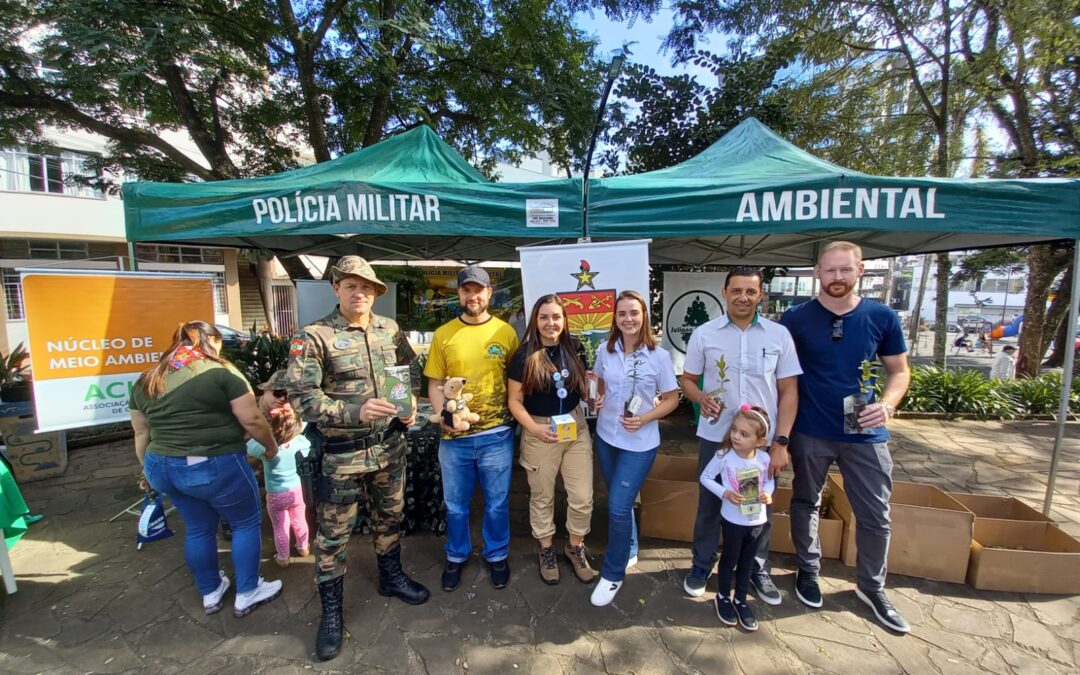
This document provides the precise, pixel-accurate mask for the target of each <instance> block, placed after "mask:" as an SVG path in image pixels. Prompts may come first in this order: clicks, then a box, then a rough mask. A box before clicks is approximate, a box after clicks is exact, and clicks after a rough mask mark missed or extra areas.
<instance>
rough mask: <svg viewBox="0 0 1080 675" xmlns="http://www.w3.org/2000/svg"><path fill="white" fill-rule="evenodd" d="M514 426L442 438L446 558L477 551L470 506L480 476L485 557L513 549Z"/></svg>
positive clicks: (460, 557)
mask: <svg viewBox="0 0 1080 675" xmlns="http://www.w3.org/2000/svg"><path fill="white" fill-rule="evenodd" d="M513 462H514V430H513V429H512V428H506V429H503V430H501V431H496V432H494V433H490V434H483V435H482V436H468V437H465V438H452V439H445V440H443V441H442V442H440V443H439V465H440V467H441V468H442V482H443V500H444V501H445V502H446V546H445V547H444V548H445V549H446V559H447V560H449V561H450V562H458V563H460V562H465V561H466V560H468V559H469V556H470V555H472V534H471V532H470V531H469V506H470V504H471V503H472V496H473V491H475V490H476V482H477V480H479V481H480V489H481V490H482V491H483V493H484V527H483V534H484V560H487V561H488V562H497V561H499V560H506V557H507V556H508V555H509V554H510V499H509V497H510V467H511V466H512V465H513Z"/></svg>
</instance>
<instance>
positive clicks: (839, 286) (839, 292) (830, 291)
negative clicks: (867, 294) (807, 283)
mask: <svg viewBox="0 0 1080 675" xmlns="http://www.w3.org/2000/svg"><path fill="white" fill-rule="evenodd" d="M854 290H855V284H849V283H847V282H846V281H834V282H832V283H831V284H829V285H827V286H826V287H825V293H826V295H828V296H829V297H832V298H844V297H847V296H848V295H849V294H850V293H851V292H852V291H854Z"/></svg>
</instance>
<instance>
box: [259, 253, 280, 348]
mask: <svg viewBox="0 0 1080 675" xmlns="http://www.w3.org/2000/svg"><path fill="white" fill-rule="evenodd" d="M255 278H256V279H257V280H258V282H259V300H260V301H261V302H262V308H263V313H265V314H266V323H267V327H268V328H269V329H270V332H271V333H277V322H276V321H275V320H274V261H273V259H270V260H263V259H262V258H259V261H258V262H256V263H255Z"/></svg>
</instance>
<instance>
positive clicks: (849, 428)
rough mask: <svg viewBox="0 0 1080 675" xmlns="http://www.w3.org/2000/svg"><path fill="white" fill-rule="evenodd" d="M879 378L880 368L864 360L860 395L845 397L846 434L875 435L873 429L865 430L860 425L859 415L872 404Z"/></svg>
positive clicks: (860, 371) (861, 368)
mask: <svg viewBox="0 0 1080 675" xmlns="http://www.w3.org/2000/svg"><path fill="white" fill-rule="evenodd" d="M877 376H878V367H877V366H876V365H875V364H874V363H873V362H872V361H870V360H869V359H863V360H862V363H860V364H859V393H857V394H852V395H850V396H846V397H844V433H847V434H870V433H873V429H865V428H863V427H862V426H861V425H859V415H861V414H862V412H863V410H865V409H866V406H867V405H869V404H870V399H871V397H872V396H873V395H874V386H875V385H876V383H877Z"/></svg>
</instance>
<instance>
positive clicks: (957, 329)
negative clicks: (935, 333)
mask: <svg viewBox="0 0 1080 675" xmlns="http://www.w3.org/2000/svg"><path fill="white" fill-rule="evenodd" d="M945 331H946V332H948V333H959V332H960V326H958V325H957V324H955V323H950V324H949V325H947V326H945Z"/></svg>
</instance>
